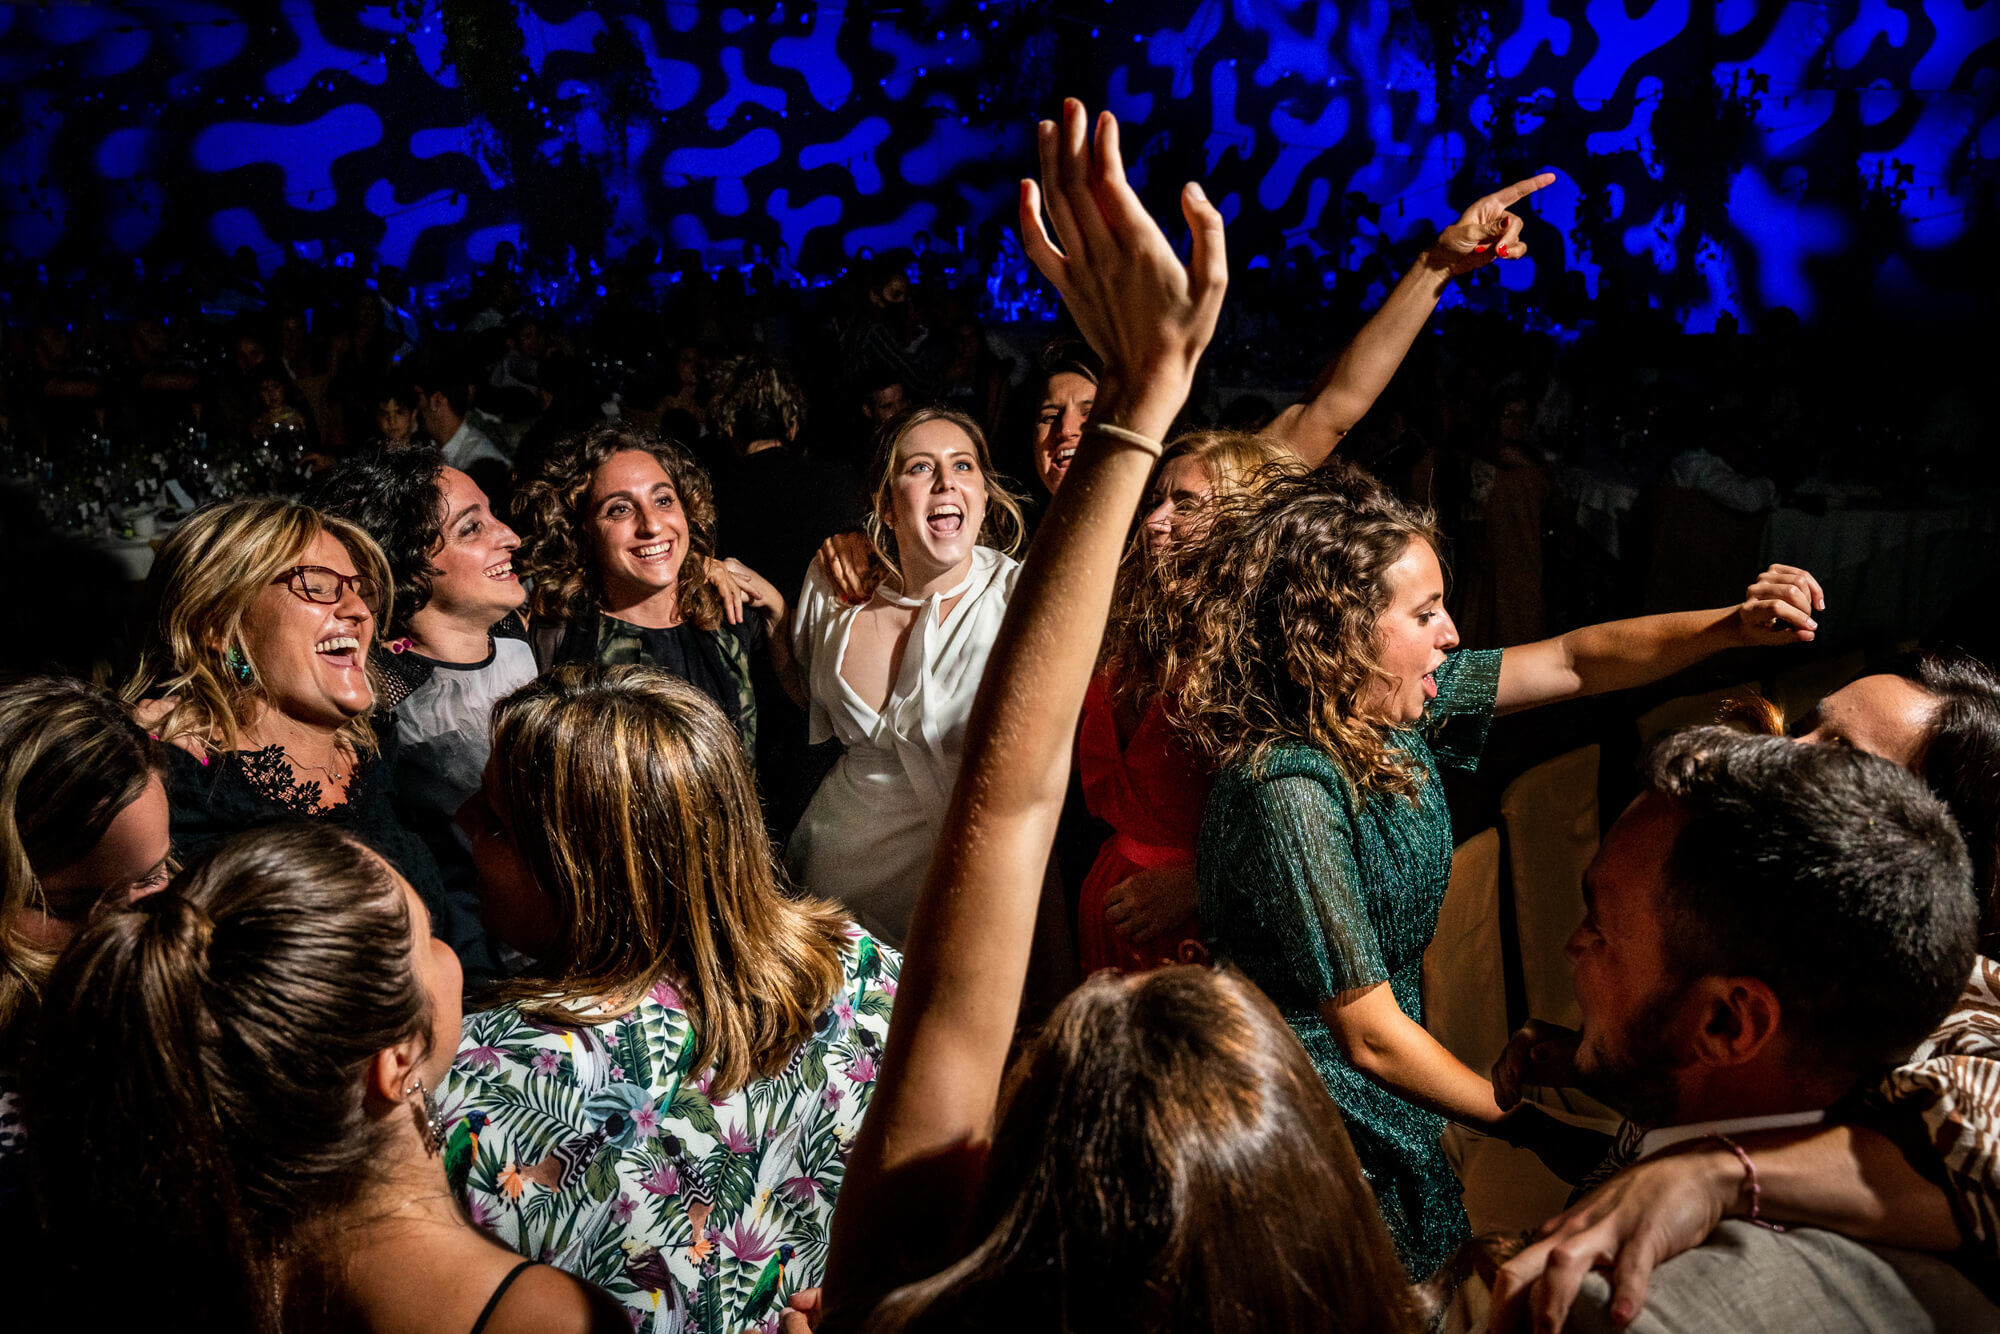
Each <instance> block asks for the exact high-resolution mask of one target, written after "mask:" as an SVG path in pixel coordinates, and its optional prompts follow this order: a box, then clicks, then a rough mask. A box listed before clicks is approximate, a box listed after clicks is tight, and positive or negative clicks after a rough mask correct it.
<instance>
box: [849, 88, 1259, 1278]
mask: <svg viewBox="0 0 2000 1334" xmlns="http://www.w3.org/2000/svg"><path fill="white" fill-rule="evenodd" d="M1038 141H1039V146H1040V149H1041V156H1042V177H1043V181H1044V183H1045V188H1046V189H1047V192H1048V194H1047V203H1048V213H1049V217H1050V218H1051V219H1052V220H1053V221H1054V223H1055V226H1056V229H1057V232H1058V235H1059V239H1060V243H1061V245H1060V248H1058V246H1057V244H1056V242H1055V241H1052V240H1051V239H1050V238H1049V237H1048V235H1047V233H1046V232H1045V230H1044V228H1043V225H1042V222H1041V204H1042V202H1043V201H1042V198H1041V195H1040V193H1039V192H1038V191H1037V190H1036V188H1035V187H1034V186H1033V185H1032V184H1024V187H1023V192H1022V231H1023V234H1024V237H1025V240H1026V248H1027V250H1028V254H1029V257H1030V258H1031V259H1033V260H1034V262H1035V264H1036V265H1037V267H1039V268H1040V269H1041V270H1042V272H1043V273H1044V274H1047V275H1048V276H1049V277H1050V279H1051V280H1052V281H1053V282H1054V283H1055V285H1056V288H1057V290H1058V291H1059V292H1061V293H1062V294H1063V297H1064V300H1065V303H1066V304H1067V305H1068V306H1069V308H1070V310H1071V311H1072V313H1073V314H1074V315H1075V316H1076V318H1077V323H1078V325H1079V327H1081V328H1082V329H1083V331H1084V333H1085V335H1086V337H1087V338H1089V340H1090V342H1091V344H1092V346H1093V347H1096V348H1098V349H1099V350H1100V352H1101V353H1102V354H1103V356H1104V364H1105V375H1104V379H1103V383H1102V384H1101V385H1100V386H1099V389H1098V393H1097V401H1096V404H1095V406H1094V407H1093V408H1092V410H1091V414H1090V422H1091V425H1092V426H1101V425H1110V426H1113V427H1117V428H1123V430H1125V431H1129V432H1136V433H1137V434H1138V435H1140V436H1142V437H1145V438H1146V439H1148V440H1149V441H1153V442H1157V441H1158V440H1159V439H1160V438H1161V437H1162V436H1163V435H1164V434H1165V433H1166V431H1167V430H1168V429H1169V428H1170V427H1171V425H1172V423H1173V418H1174V414H1175V413H1176V412H1178V411H1179V410H1180V407H1181V404H1182V403H1183V402H1185V401H1186V397H1187V392H1188V386H1189V385H1190V383H1191V382H1192V380H1193V375H1194V367H1195V364H1196V362H1197V361H1198V360H1199V358H1200V355H1201V352H1202V349H1203V348H1204V347H1205V346H1206V345H1207V342H1208V338H1209V335H1210V334H1211V333H1212V331H1213V330H1214V327H1215V317H1216V313H1217V311H1218V310H1219V308H1220V306H1221V300H1222V292H1223V288H1224V286H1225V285H1226V283H1227V280H1228V270H1227V264H1226V261H1225V259H1224V255H1223V249H1222V244H1223V237H1222V218H1221V215H1220V214H1219V213H1217V212H1216V211H1215V209H1214V207H1213V206H1212V205H1210V204H1209V203H1208V201H1207V199H1206V197H1205V196H1203V195H1202V194H1201V192H1200V191H1199V190H1198V189H1196V188H1194V187H1192V186H1190V187H1189V188H1188V190H1187V191H1186V192H1185V193H1184V195H1183V202H1182V209H1183V214H1184V216H1185V217H1186V219H1187V221H1188V223H1189V226H1190V227H1191V229H1192V230H1193V233H1194V243H1193V247H1192V257H1191V259H1190V261H1189V263H1188V265H1187V266H1186V267H1185V268H1183V267H1182V265H1181V263H1180V261H1179V260H1178V259H1176V258H1175V257H1174V253H1173V250H1172V248H1171V246H1169V245H1168V244H1167V242H1166V238H1165V236H1164V235H1163V234H1162V233H1161V232H1160V230H1159V228H1158V227H1157V225H1156V224H1154V223H1153V222H1152V220H1151V219H1150V218H1148V217H1147V216H1146V214H1145V212H1144V210H1143V208H1141V207H1140V205H1139V201H1138V198H1137V196H1136V195H1135V194H1133V192H1132V190H1131V188H1130V187H1129V185H1127V183H1126V181H1125V175H1124V166H1123V162H1122V159H1121V158H1120V156H1119V152H1118V139H1117V125H1116V122H1115V121H1113V120H1111V119H1110V118H1109V117H1108V116H1106V117H1103V118H1101V119H1100V120H1099V122H1098V126H1097V140H1096V145H1095V150H1094V151H1093V150H1092V149H1091V147H1090V145H1089V141H1088V123H1087V122H1086V120H1085V118H1084V112H1083V108H1082V106H1081V105H1080V104H1078V103H1075V102H1065V104H1064V107H1063V117H1062V122H1061V124H1060V126H1056V125H1050V124H1047V123H1044V125H1042V126H1041V127H1039V131H1038ZM1157 454H1158V449H1157V445H1154V446H1153V448H1152V449H1151V450H1150V451H1149V450H1148V449H1146V448H1141V447H1139V446H1138V445H1135V444H1133V443H1131V442H1130V441H1128V440H1124V439H1120V438H1117V437H1116V436H1115V435H1110V434H1105V433H1101V432H1099V431H1096V430H1092V429H1090V428H1089V427H1086V429H1085V431H1084V435H1083V439H1082V441H1081V443H1080V444H1079V446H1078V449H1077V452H1076V458H1075V461H1074V462H1073V463H1072V464H1071V465H1070V469H1069V473H1068V475H1067V476H1066V477H1065V478H1064V480H1063V486H1062V489H1061V490H1060V491H1059V492H1057V493H1056V497H1055V500H1054V502H1053V503H1052V505H1051V506H1050V508H1049V511H1048V514H1047V516H1046V517H1045V518H1044V519H1043V521H1042V524H1041V527H1040V530H1039V531H1038V532H1037V533H1036V535H1035V541H1034V545H1033V546H1032V547H1031V548H1030V549H1029V552H1028V557H1027V560H1026V562H1025V563H1024V564H1023V566H1022V569H1021V572H1020V576H1019V580H1018V582H1017V583H1016V584H1015V586H1014V591H1013V594H1012V597H1011V598H1010V600H1009V603H1008V607H1007V615H1006V618H1005V620H1004V621H1003V622H1002V624H1001V627H1000V633H999V635H998V637H997V638H996V640H995V641H994V645H993V650H992V653H991V655H990V656H989V658H988V659H987V666H986V673H985V677H984V679H983V680H982V681H981V683H980V687H979V693H978V695H977V697H976V698H975V700H974V702H973V707H972V713H971V716H970V718H969V719H968V721H967V725H966V732H965V737H966V741H965V751H964V756H963V758H962V759H961V761H960V766H959V774H958V780H957V782H956V784H955V785H954V786H953V788H952V796H951V804H950V806H949V808H948V811H947V814H946V818H945V820H944V823H943V828H944V829H945V830H946V831H947V832H946V834H945V836H944V837H942V838H940V839H939V841H938V844H937V847H936V849H935V851H934V852H933V854H932V860H931V865H930V870H929V873H928V874H927V875H926V876H925V878H924V885H923V888H922V890H921V891H920V893H919V896H918V900H917V907H916V912H915V915H914V917H913V918H912V921H911V924H910V932H909V935H908V937H907V940H906V952H905V956H904V963H903V970H902V973H901V976H900V978H899V986H898V991H897V996H896V1006H895V1014H894V1016H893V1017H892V1018H891V1020H890V1025H889V1040H888V1044H887V1047H886V1050H885V1052H884V1055H883V1061H882V1074H881V1078H880V1082H879V1083H878V1084H877V1085H876V1089H875V1095H874V1099H873V1101H872V1102H871V1104H870V1106H869V1108H868V1116H867V1117H866V1119H865V1120H864V1121H863V1122H862V1126H861V1131H860V1134H859V1135H858V1136H857V1137H856V1139H855V1143H854V1149H853V1152H852V1154H851V1155H850V1156H849V1159H848V1165H847V1177H846V1180H845V1182H844V1184H843V1186H842V1190H841V1197H840V1202H839V1207H838V1209H836V1210H835V1214H834V1227H833V1236H832V1241H831V1249H830V1254H829V1257H828V1271H827V1290H828V1293H829V1295H830V1299H831V1300H833V1301H835V1302H836V1303H838V1304H839V1309H842V1310H848V1311H854V1312H862V1311H866V1310H867V1309H869V1308H870V1307H871V1306H872V1305H873V1303H874V1300H875V1299H876V1298H877V1297H879V1296H880V1294H881V1293H882V1292H884V1291H886V1290H887V1288H888V1287H890V1286H893V1285H894V1284H896V1283H900V1282H904V1281H907V1280H908V1279H910V1278H912V1277H915V1276H916V1275H918V1274H920V1273H925V1272H930V1271H931V1270H934V1269H935V1268H936V1267H937V1266H938V1265H939V1264H941V1263H943V1262H944V1261H945V1260H947V1259H948V1258H950V1256H951V1247H952V1245H953V1244H954V1242H955V1240H956V1238H957V1237H958V1234H959V1232H960V1231H961V1229H962V1227H963V1223H964V1215H965V1210H966V1207H967V1202H968V1201H969V1200H970V1199H971V1198H972V1197H973V1196H974V1195H976V1193H977V1191H978V1187H979V1182H980V1179H981V1176H982V1174H983V1171H984V1155H985V1146H986V1143H987V1141H988V1140H989V1139H990V1137H991V1135H992V1128H993V1116H994V1110H995V1106H996V1104H997V1102H998V1098H999V1089H1000V1079H1001V1075H1002V1073H1003V1071H1004V1069H1005V1065H1006V1059H1007V1052H1008V1049H1009V1047H1010V1045H1011V1043H1012V1041H1013V1036H1014V1023H1015V1017H1016V1015H1017V1013H1018V1009H1019V1005H1020V998H1021V989H1022V984H1023V982H1024V980H1025V978H1026V975H1027V971H1028V959H1029V953H1030V948H1031V942H1032V940H1033V937H1034V931H1035V919H1036V915H1037V911H1038V909H1039V907H1040V904H1041V891H1042V886H1043V878H1044V873H1045V871H1046V868H1047V864H1048V856H1049V849H1050V847H1051V846H1052V845H1053V843H1054V838H1055V826H1056V819H1057V816H1058V815H1059V813H1060V811H1061V808H1062V803H1063V797H1064V795H1065V792H1066V790H1067V787H1068V776H1069V753H1070V745H1071V741H1072V738H1073V735H1074V732H1075V728H1076V720H1077V715H1078V713H1079V712H1080V711H1081V709H1082V706H1083V696H1084V692H1085V689H1086V687H1087V686H1088V685H1089V681H1090V674H1091V669H1092V667H1093V666H1094V665H1095V661H1096V657H1097V649H1098V644H1099V642H1100V640H1101V639H1102V637H1103V628H1104V623H1105V619H1106V616H1107V613H1108V612H1109V610H1110V605H1111V593H1112V586H1113V583H1114V581H1115V579H1116V577H1117V570H1118V564H1119V558H1120V556H1121V555H1122V554H1123V551H1124V547H1125V539H1126V534H1127V533H1128V532H1129V531H1130V528H1131V523H1132V516H1133V514H1134V513H1135V512H1136V511H1137V509H1138V504H1139V498H1140V496H1141V494H1142V493H1143V492H1144V490H1145V486H1146V481H1147V478H1148V477H1149V476H1150V475H1151V472H1152V464H1153V460H1154V458H1156V457H1157Z"/></svg>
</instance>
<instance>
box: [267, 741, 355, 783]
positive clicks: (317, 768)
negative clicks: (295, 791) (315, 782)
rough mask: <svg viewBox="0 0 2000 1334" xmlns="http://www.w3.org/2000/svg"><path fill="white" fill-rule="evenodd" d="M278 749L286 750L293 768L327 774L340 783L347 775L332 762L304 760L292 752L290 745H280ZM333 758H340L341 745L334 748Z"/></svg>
mask: <svg viewBox="0 0 2000 1334" xmlns="http://www.w3.org/2000/svg"><path fill="white" fill-rule="evenodd" d="M278 749H279V750H281V751H283V752H284V754H285V758H286V759H287V760H290V761H291V764H292V768H294V769H310V770H312V771H313V772H314V773H318V774H325V775H326V776H327V777H328V778H330V779H332V780H333V781H334V782H336V783H338V782H339V781H340V780H341V779H342V778H344V777H346V775H344V774H342V773H341V772H340V770H338V769H336V768H334V766H333V765H332V764H307V763H306V762H305V761H304V760H302V759H300V758H299V757H298V756H296V755H294V754H292V748H291V747H290V746H279V747H278ZM333 758H334V760H336V761H338V760H339V759H340V750H339V747H337V746H336V747H335V748H334V752H333Z"/></svg>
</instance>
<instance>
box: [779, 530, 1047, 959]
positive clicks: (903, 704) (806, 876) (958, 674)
mask: <svg viewBox="0 0 2000 1334" xmlns="http://www.w3.org/2000/svg"><path fill="white" fill-rule="evenodd" d="M1020 572H1021V565H1020V562H1019V561H1015V560H1012V559H1010V558H1008V557H1006V556H1003V555H1001V554H1000V553H999V552H997V551H994V550H992V549H990V548H988V547H975V548H974V549H973V553H972V569H971V571H970V572H969V573H968V574H967V575H966V577H965V579H964V581H963V582H961V583H960V584H959V585H958V586H957V587H955V588H949V589H946V590H944V591H943V592H941V593H933V594H932V595H931V596H930V597H928V598H925V599H924V600H923V602H922V603H921V606H922V608H923V610H922V614H921V615H919V616H918V617H917V622H916V624H915V625H914V626H912V627H911V629H910V637H909V640H908V642H907V643H906V645H905V646H904V649H903V660H902V663H901V664H900V665H899V667H898V668H897V672H896V682H895V685H894V687H893V688H892V689H891V690H890V692H889V698H888V700H887V702H886V703H884V704H883V706H882V711H881V712H880V713H877V712H876V711H875V710H873V709H871V708H869V707H868V705H867V704H866V703H864V702H863V701H862V699H861V697H860V696H859V695H857V694H855V693H854V688H853V687H852V686H850V685H848V684H847V682H846V681H844V680H843V679H841V675H840V664H841V660H842V658H844V657H845V656H846V653H847V637H848V634H849V632H850V631H851V630H852V629H853V628H854V618H855V616H856V615H858V614H859V613H860V611H861V608H859V607H851V606H848V605H847V604H845V603H843V602H842V601H841V600H840V598H839V596H838V595H837V594H835V593H834V591H833V586H832V585H831V584H830V583H828V582H827V579H826V576H825V575H824V574H823V573H822V572H821V571H820V567H819V564H818V563H817V562H815V563H814V564H813V566H812V568H811V569H810V570H808V571H807V573H806V584H805V589H804V590H803V591H802V592H801V593H800V594H799V604H798V610H797V612H796V613H795V614H794V617H795V619H794V620H793V624H792V651H793V653H794V654H796V655H797V658H798V662H799V670H800V672H801V673H802V674H803V675H804V677H805V680H806V691H807V693H808V694H809V695H810V696H811V701H810V709H809V728H810V736H811V740H812V742H813V744H815V745H817V744H819V743H820V742H822V741H825V740H827V739H828V738H830V737H838V738H839V739H840V743H841V745H842V746H844V747H846V753H845V754H843V755H842V756H841V757H840V762H839V763H838V764H836V765H834V767H833V770H832V772H830V773H828V774H827V776H826V778H825V780H824V781H822V782H821V783H820V785H819V790H818V791H817V792H815V793H813V799H812V802H811V804H809V805H808V806H807V807H806V813H805V814H804V815H803V816H802V817H800V819H799V825H798V828H797V829H795V830H793V831H792V838H791V842H790V843H789V844H788V845H787V847H786V849H785V865H786V867H787V869H789V870H790V872H791V875H792V879H793V880H794V881H795V882H796V883H797V884H798V885H799V886H800V887H801V888H802V889H804V890H806V891H807V892H808V893H812V894H818V895H821V896H823V897H825V898H830V899H834V900H837V901H838V902H839V903H841V904H842V905H843V906H845V907H846V908H847V910H848V911H849V912H851V913H852V914H853V915H854V920H855V921H857V922H859V923H860V924H861V925H862V927H863V928H864V929H866V930H867V931H868V933H869V934H870V935H873V936H875V937H876V938H877V939H879V940H881V941H883V942H884V943H885V944H888V945H891V946H893V947H895V948H897V949H901V948H902V945H903V937H904V936H905V935H907V934H908V932H909V929H910V914H911V912H912V911H914V910H915V908H916V903H917V891H918V890H919V889H921V888H922V887H923V881H924V871H925V869H926V868H927V867H928V866H929V865H930V858H931V848H932V847H933V846H934V845H935V844H936V842H937V838H938V833H939V831H940V830H941V829H942V828H943V827H944V815H945V806H946V805H947V803H949V802H950V800H951V788H952V784H953V783H955V782H956V781H957V780H958V765H959V760H960V758H961V757H962V756H963V755H964V753H965V722H966V717H967V715H968V714H970V713H971V712H972V698H973V696H974V695H975V694H977V693H978V690H979V678H980V677H981V676H983V675H984V674H985V672H986V655H987V654H988V653H990V652H991V651H992V649H993V641H994V639H995V637H997V636H998V635H999V633H1000V620H1001V618H1002V617H1003V616H1005V615H1006V614H1007V602H1008V599H1010V598H1011V597H1012V596H1013V594H1014V582H1015V580H1016V579H1017V578H1018V577H1019V576H1020ZM877 596H878V597H891V600H892V601H896V602H898V603H900V604H901V605H903V606H918V605H920V604H918V603H917V602H916V601H915V600H914V599H904V598H895V597H893V596H891V595H890V594H888V593H886V592H884V593H879V594H877ZM952 598H958V599H959V601H958V605H957V606H955V607H953V608H952V610H951V614H950V615H949V616H947V617H945V618H944V621H943V622H942V623H940V622H939V620H938V604H939V603H941V602H946V601H949V600H951V599H952Z"/></svg>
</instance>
